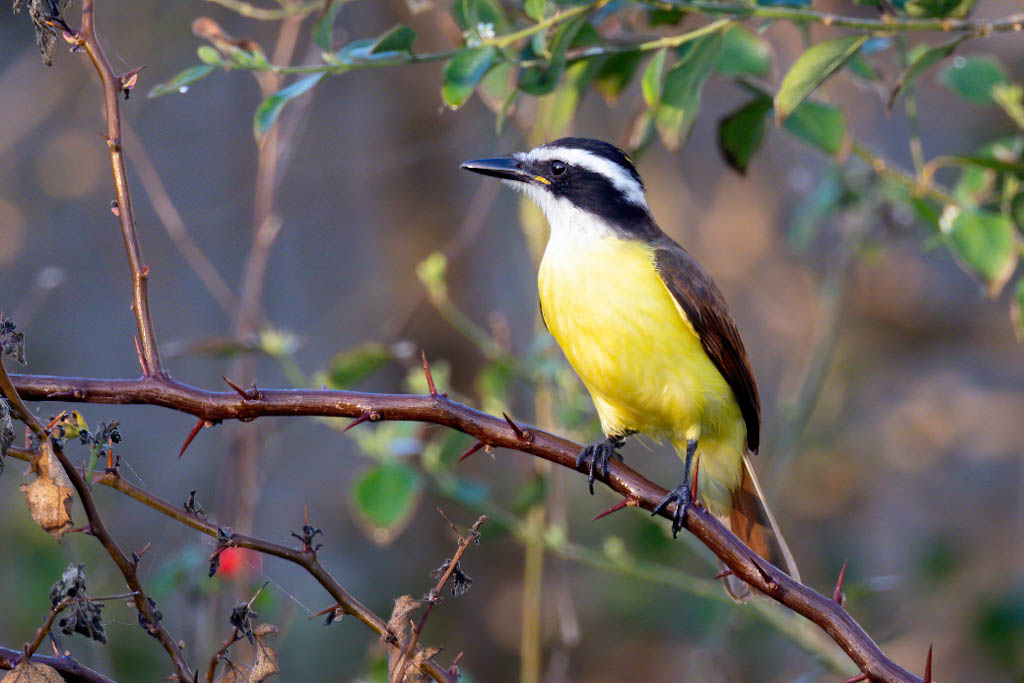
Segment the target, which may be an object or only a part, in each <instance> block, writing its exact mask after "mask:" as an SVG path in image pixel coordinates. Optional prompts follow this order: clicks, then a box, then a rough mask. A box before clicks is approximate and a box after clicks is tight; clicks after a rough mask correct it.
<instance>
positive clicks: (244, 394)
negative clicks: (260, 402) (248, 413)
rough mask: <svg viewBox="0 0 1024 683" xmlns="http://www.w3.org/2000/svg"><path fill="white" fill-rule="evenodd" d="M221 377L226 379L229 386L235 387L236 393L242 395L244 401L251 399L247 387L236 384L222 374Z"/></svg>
mask: <svg viewBox="0 0 1024 683" xmlns="http://www.w3.org/2000/svg"><path fill="white" fill-rule="evenodd" d="M220 378H221V379H222V380H224V381H225V382H227V383H228V386H229V387H231V388H232V389H234V390H235V393H236V394H238V395H239V396H241V397H242V400H243V401H248V400H249V392H247V391H246V390H245V389H243V388H242V387H240V386H238V385H237V384H235V383H234V382H232V381H231V380H229V379H228V378H227V377H225V376H224V375H221V376H220Z"/></svg>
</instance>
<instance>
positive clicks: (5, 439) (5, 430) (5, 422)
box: [0, 398, 14, 474]
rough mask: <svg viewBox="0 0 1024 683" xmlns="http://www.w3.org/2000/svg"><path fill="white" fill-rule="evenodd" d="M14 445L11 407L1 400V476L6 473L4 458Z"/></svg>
mask: <svg viewBox="0 0 1024 683" xmlns="http://www.w3.org/2000/svg"><path fill="white" fill-rule="evenodd" d="M12 443H14V423H13V422H11V407H10V406H9V405H7V401H5V400H4V399H2V398H0V474H3V473H4V458H6V457H7V449H8V448H10V447H11V444H12Z"/></svg>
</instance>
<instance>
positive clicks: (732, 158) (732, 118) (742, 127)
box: [718, 97, 772, 173]
mask: <svg viewBox="0 0 1024 683" xmlns="http://www.w3.org/2000/svg"><path fill="white" fill-rule="evenodd" d="M771 110H772V101H771V98H769V97H757V98H755V99H754V100H753V101H751V102H749V103H747V104H745V105H743V106H742V107H740V108H739V109H737V110H736V111H734V112H733V113H731V114H729V115H728V116H726V117H725V118H724V119H722V120H721V121H720V122H719V124H718V146H719V148H720V149H721V151H722V156H724V157H725V159H726V161H727V162H728V163H729V165H730V166H732V167H733V168H734V169H736V170H737V171H739V172H740V173H746V171H747V166H748V165H749V164H750V160H751V159H752V158H753V156H754V153H755V152H757V150H758V149H759V148H760V147H761V143H762V142H763V141H764V134H765V130H766V129H767V127H768V126H767V118H768V112H770V111H771Z"/></svg>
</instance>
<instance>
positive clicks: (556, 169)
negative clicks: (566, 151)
mask: <svg viewBox="0 0 1024 683" xmlns="http://www.w3.org/2000/svg"><path fill="white" fill-rule="evenodd" d="M565 169H566V166H565V162H564V161H552V162H551V175H562V174H563V173H565Z"/></svg>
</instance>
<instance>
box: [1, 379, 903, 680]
mask: <svg viewBox="0 0 1024 683" xmlns="http://www.w3.org/2000/svg"><path fill="white" fill-rule="evenodd" d="M13 380H14V382H15V385H16V386H17V388H18V390H19V391H20V392H22V394H23V395H24V396H25V397H26V398H28V399H30V400H46V401H72V402H86V403H106V404H142V405H157V406H162V407H165V408H171V409H174V410H178V411H181V412H184V413H189V414H191V415H194V416H196V417H197V418H203V419H205V420H209V421H218V420H231V419H240V420H253V419H256V418H259V417H268V416H285V415H287V416H297V415H306V416H321V417H349V418H355V417H359V416H361V415H364V414H367V413H370V412H373V413H375V414H376V415H378V416H379V419H380V420H401V421H415V422H429V423H433V424H438V425H443V426H446V427H450V428H452V429H456V430H458V431H460V432H463V433H465V434H467V435H469V436H472V437H474V438H476V439H478V440H480V441H481V442H483V443H485V444H486V445H489V446H491V447H500V448H509V449H512V450H517V451H521V452H523V453H527V454H530V455H535V456H537V457H540V458H544V459H545V460H549V461H551V462H553V463H556V464H558V465H561V466H563V467H568V468H570V469H573V470H577V471H580V470H578V469H577V465H576V456H577V455H578V454H579V452H580V450H581V448H582V447H581V446H580V445H579V444H576V443H574V442H572V441H569V440H568V439H563V438H561V437H558V436H555V435H552V434H548V433H546V432H544V431H541V430H540V429H536V428H534V427H526V428H523V427H520V428H519V430H518V431H519V433H520V435H521V434H522V433H527V434H529V435H530V437H532V438H531V439H530V440H525V439H523V438H521V436H518V435H517V433H516V430H513V429H512V427H511V426H509V424H508V423H507V422H506V421H505V419H504V418H500V417H494V416H492V415H488V414H486V413H483V412H480V411H478V410H474V409H473V408H470V407H468V406H465V405H462V404H459V403H456V402H454V401H451V400H449V399H447V398H444V397H442V396H440V395H438V396H436V397H432V396H412V395H405V394H370V393H363V392H351V391H329V390H304V389H303V390H300V389H296V390H282V389H276V390H275V389H261V390H260V392H259V397H258V398H243V397H241V396H239V395H238V394H236V393H235V392H213V391H204V390H202V389H197V388H195V387H192V386H189V385H186V384H182V383H181V382H177V381H175V380H173V379H170V378H167V377H143V378H140V379H86V378H72V377H48V376H41V375H15V376H13ZM597 479H598V480H600V481H602V482H604V483H605V484H607V485H608V486H609V487H610V488H611V489H612V490H614V491H616V492H618V493H620V494H621V495H622V496H624V497H625V498H627V499H630V500H633V501H635V502H636V504H637V505H638V506H639V507H642V508H644V509H646V510H653V509H654V507H655V506H656V505H657V504H658V503H659V501H660V500H661V499H662V498H663V497H664V496H665V494H666V493H667V491H666V489H664V488H662V487H660V486H658V485H657V484H654V483H653V482H651V481H649V480H648V479H646V478H645V477H644V476H642V475H641V474H639V473H637V472H635V471H634V470H632V469H631V468H629V467H628V466H626V465H624V464H622V463H619V462H617V461H616V462H613V463H611V465H610V467H609V471H608V476H607V477H601V476H599V477H597ZM674 512H675V508H674V506H671V507H670V508H669V509H667V510H663V511H662V513H661V514H662V516H665V517H671V515H672V514H673V513H674ZM686 522H687V526H688V528H689V530H690V531H691V533H693V534H694V536H696V537H697V538H698V539H699V540H700V541H701V542H702V543H703V544H704V545H706V546H707V547H708V548H709V549H710V550H711V551H712V552H713V553H714V554H715V555H717V556H718V557H719V558H720V559H721V560H722V561H723V562H724V563H725V564H726V566H728V567H729V569H731V570H732V572H733V573H734V574H735V575H736V576H738V577H739V578H741V579H743V580H744V581H746V582H747V583H749V584H750V585H752V586H753V587H755V588H756V589H757V590H759V591H761V592H762V593H764V594H766V595H768V596H769V597H771V598H772V599H774V600H776V601H778V602H780V603H782V604H783V605H785V606H786V607H788V608H790V609H792V610H793V611H795V612H797V613H799V614H801V615H803V616H804V617H806V618H808V619H810V620H811V621H812V622H814V623H815V624H817V625H818V626H820V627H821V628H822V629H823V630H824V631H825V632H826V633H827V634H828V635H829V637H831V638H832V640H833V641H835V642H836V644H838V645H839V646H840V647H841V648H842V649H843V650H844V651H845V652H846V653H847V655H849V656H850V658H851V659H852V660H853V661H854V663H856V664H857V666H858V667H859V668H860V669H861V671H863V672H865V673H866V674H867V675H868V676H869V677H870V678H871V679H874V680H879V681H900V682H912V683H920V680H921V679H920V678H918V677H917V676H914V675H913V674H911V673H910V672H908V671H906V670H905V669H903V668H901V667H899V666H898V665H896V664H895V663H894V662H893V661H892V660H890V659H889V658H888V657H886V656H885V654H884V653H883V652H882V651H881V649H880V648H879V647H878V645H876V644H875V643H874V641H872V640H871V638H870V637H869V636H868V635H867V633H865V632H864V630H863V629H862V628H861V627H860V625H859V624H857V622H856V621H854V619H853V618H852V617H851V616H850V615H849V613H847V611H846V610H845V609H843V608H842V606H840V605H837V604H836V603H835V602H833V601H832V599H831V598H829V597H825V596H823V595H820V594H819V593H817V592H815V591H814V590H812V589H811V588H808V587H807V586H804V585H802V584H800V583H797V582H796V581H794V580H793V579H791V578H790V577H789V576H788V575H786V574H785V573H783V572H782V571H781V570H779V569H776V568H775V567H773V566H772V565H770V564H768V563H767V562H765V561H764V560H762V559H760V558H759V557H757V556H756V555H755V554H754V553H753V552H752V551H751V550H750V549H749V548H747V547H746V546H745V545H744V544H743V543H742V542H741V541H740V540H739V539H738V538H736V537H735V536H734V535H733V534H732V533H730V532H729V531H728V530H727V529H726V528H725V527H723V526H722V525H721V524H720V523H719V522H718V521H717V520H715V519H714V518H713V517H712V516H711V515H709V514H708V513H707V512H706V511H705V510H703V509H701V508H698V507H695V506H691V507H690V508H689V510H688V512H687V516H686ZM190 526H193V525H191V524H190ZM196 528H198V527H196ZM207 533H208V532H207Z"/></svg>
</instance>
